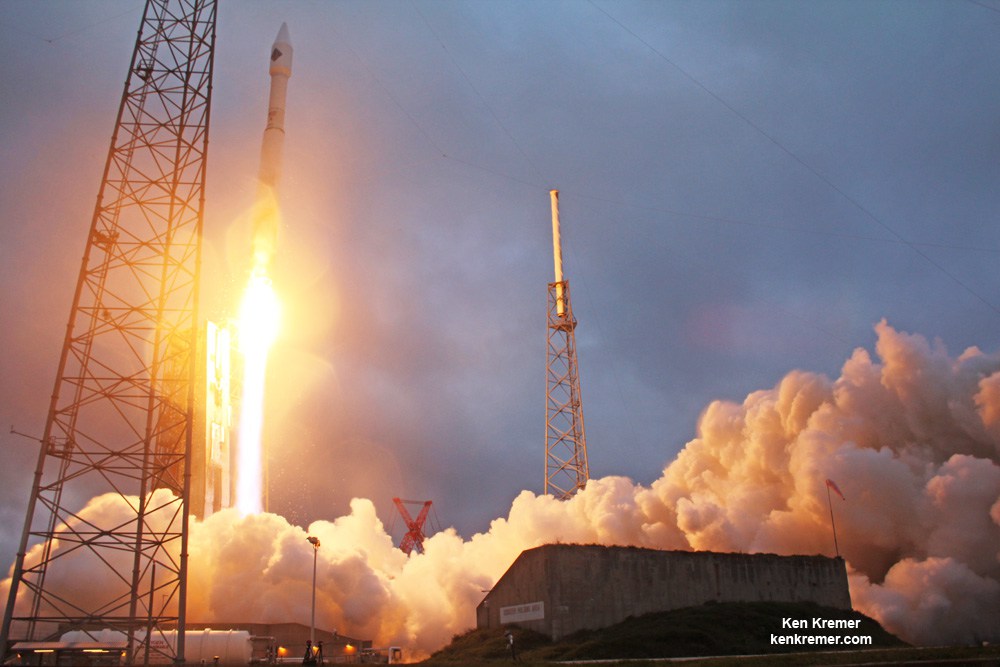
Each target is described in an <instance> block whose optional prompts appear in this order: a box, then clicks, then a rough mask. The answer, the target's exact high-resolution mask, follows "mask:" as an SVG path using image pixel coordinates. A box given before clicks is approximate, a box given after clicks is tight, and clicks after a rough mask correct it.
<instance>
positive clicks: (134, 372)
mask: <svg viewBox="0 0 1000 667" xmlns="http://www.w3.org/2000/svg"><path fill="white" fill-rule="evenodd" d="M215 23H216V0H147V2H146V4H145V9H144V11H143V15H142V20H141V23H140V28H139V34H138V37H137V38H136V43H135V48H134V51H133V54H132V60H131V64H130V66H129V70H128V76H127V77H126V80H125V88H124V91H123V93H122V98H121V104H120V106H119V110H118V116H117V120H116V122H115V128H114V133H113V135H112V138H111V146H110V149H109V151H108V156H107V162H106V164H105V168H104V174H103V178H102V181H101V185H100V188H99V191H98V196H97V204H96V207H95V209H94V214H93V217H92V219H91V224H90V230H89V232H88V235H87V242H86V248H85V250H84V254H83V261H82V266H81V268H80V273H79V277H78V281H77V285H76V291H75V294H74V297H73V303H72V307H71V310H70V314H69V322H68V324H67V327H66V337H65V340H64V343H63V348H62V353H61V355H60V358H59V364H58V370H57V373H56V379H55V387H54V389H53V392H52V398H51V403H50V406H49V411H48V416H47V418H46V422H45V429H44V432H43V436H42V439H41V447H40V448H39V454H38V462H37V466H36V469H35V474H34V480H33V483H32V488H31V496H30V498H29V500H28V507H27V515H26V518H25V523H24V530H23V533H22V536H21V541H20V547H19V549H18V553H17V558H16V560H15V563H14V570H13V576H12V581H11V587H10V593H9V597H8V600H7V604H6V607H5V611H4V617H3V626H2V630H0V647H3V648H6V646H7V641H8V639H14V638H20V639H24V640H27V641H33V640H43V639H49V638H52V637H53V636H55V635H57V634H58V633H59V632H64V631H66V630H70V629H78V630H83V631H85V632H95V631H99V630H101V629H104V628H111V629H115V630H120V631H122V632H125V633H126V635H127V637H128V639H129V641H128V643H127V646H128V647H129V648H128V649H127V654H126V661H127V662H128V663H130V664H131V663H135V662H137V661H143V662H148V661H149V660H150V654H151V652H152V653H153V661H154V662H163V661H164V660H163V659H164V658H166V659H168V660H173V661H176V662H178V663H183V659H184V639H183V638H184V629H185V602H186V594H187V586H186V581H187V539H188V532H187V525H188V514H189V506H188V499H189V492H190V489H189V486H190V458H191V442H192V413H193V403H194V391H195V386H194V382H193V377H194V375H195V359H196V354H195V352H196V347H197V341H198V326H197V324H198V320H197V316H198V281H199V273H200V259H201V230H202V220H203V214H204V200H205V157H206V150H207V147H208V121H209V107H210V102H211V90H212V85H211V84H212V65H213V51H214V44H215ZM97 496H103V498H102V511H101V512H100V514H99V515H98V513H96V512H95V513H93V514H84V513H82V512H81V511H80V509H81V507H82V506H83V505H84V504H85V503H86V501H87V500H88V499H90V498H95V497H97ZM29 550H30V551H29ZM166 625H173V626H174V627H176V628H177V629H178V630H180V632H179V633H178V639H177V645H176V650H175V649H173V648H171V647H170V644H169V643H167V642H166V641H161V640H163V639H164V638H163V636H162V632H161V630H162V628H164V626H166ZM175 653H176V654H175ZM158 654H159V655H158Z"/></svg>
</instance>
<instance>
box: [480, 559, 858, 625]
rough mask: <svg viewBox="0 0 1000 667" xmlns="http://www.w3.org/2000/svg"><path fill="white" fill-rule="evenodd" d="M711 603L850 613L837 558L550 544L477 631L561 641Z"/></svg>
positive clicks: (487, 603)
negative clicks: (520, 632)
mask: <svg viewBox="0 0 1000 667" xmlns="http://www.w3.org/2000/svg"><path fill="white" fill-rule="evenodd" d="M710 600H715V601H720V602H754V601H781V602H801V601H810V602H816V603H817V604H821V605H825V606H829V607H837V608H841V609H850V608H851V598H850V594H849V592H848V589H847V570H846V568H845V566H844V561H843V560H841V559H834V558H826V557H824V556H775V555H773V554H722V553H713V552H688V551H658V550H654V549H639V548H636V547H602V546H596V545H568V544H549V545H545V546H541V547H537V548H535V549H529V550H527V551H524V552H522V553H521V555H520V556H518V558H517V560H515V561H514V564H513V565H511V567H510V569H508V570H507V572H506V573H505V574H504V575H503V577H501V578H500V580H499V581H498V582H497V583H496V585H495V586H494V587H493V589H492V590H491V591H490V593H489V594H488V595H487V596H486V599H484V600H483V602H482V603H480V605H479V607H478V608H477V610H476V625H477V627H480V628H482V627H495V628H498V631H499V628H500V627H501V626H502V625H504V624H514V625H518V626H520V627H525V628H530V629H532V630H536V631H538V632H542V633H544V634H547V635H549V636H550V637H552V638H553V639H559V638H561V637H564V636H566V635H568V634H571V633H573V632H576V631H577V630H582V629H591V630H594V629H597V628H602V627H606V626H609V625H613V624H615V623H618V622H620V621H623V620H625V619H626V618H628V617H629V616H638V615H641V614H646V613H649V612H654V611H667V610H669V609H679V608H682V607H691V606H696V605H700V604H703V603H705V602H708V601H710ZM538 603H541V604H538ZM502 615H503V618H501V616H502Z"/></svg>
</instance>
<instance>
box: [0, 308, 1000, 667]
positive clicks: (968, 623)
mask: <svg viewBox="0 0 1000 667" xmlns="http://www.w3.org/2000/svg"><path fill="white" fill-rule="evenodd" d="M876 332H877V334H878V342H877V346H876V353H877V360H874V359H873V358H872V357H871V355H870V354H869V353H868V352H867V351H865V350H863V349H858V350H856V351H855V352H854V354H853V355H852V356H851V358H850V359H848V361H847V362H846V363H845V364H844V366H843V369H842V371H841V375H840V377H839V378H837V379H836V380H830V379H829V378H826V377H824V376H822V375H818V374H814V373H808V372H803V371H794V372H791V373H789V374H788V375H787V376H786V377H785V378H783V379H782V380H781V381H780V382H779V383H778V385H777V386H775V387H773V388H771V389H766V390H761V391H756V392H754V393H752V394H750V395H749V396H747V397H746V399H745V400H744V401H743V403H742V404H735V403H730V402H722V401H716V402H713V403H712V404H711V405H709V406H708V407H707V408H706V410H705V412H704V414H703V415H702V416H701V419H700V421H699V427H698V435H697V437H696V438H695V439H693V440H691V441H690V442H689V443H687V445H686V446H685V448H684V449H683V451H681V452H680V454H679V455H678V456H677V458H676V459H675V460H674V461H673V462H671V463H670V464H669V465H668V466H667V467H666V469H665V470H664V471H663V475H662V477H660V478H659V479H658V480H656V481H655V482H654V483H653V484H652V485H650V486H649V487H645V486H642V485H638V484H635V483H633V482H632V481H631V480H629V479H626V478H623V477H605V478H603V479H594V480H591V481H590V482H589V484H588V485H587V487H586V489H584V490H583V491H581V492H579V493H578V494H577V495H576V496H575V497H573V498H572V499H570V500H568V501H565V502H560V501H556V500H554V499H552V498H551V497H549V496H537V495H535V494H533V493H531V492H529V491H523V492H522V493H521V494H520V495H519V496H518V497H517V498H516V499H515V500H514V502H513V504H512V506H511V508H510V511H509V513H508V515H507V517H506V518H498V519H496V520H494V521H493V522H492V524H491V525H490V528H489V531H488V532H486V533H481V534H477V535H474V536H473V537H472V538H471V539H468V540H465V539H462V538H461V537H460V536H459V535H457V534H456V533H455V531H454V530H451V529H449V530H446V531H443V532H441V533H438V534H436V535H433V536H432V537H430V538H429V539H428V540H427V541H426V542H425V547H426V552H425V553H424V554H417V553H414V554H412V555H411V556H410V557H407V556H405V555H404V554H403V553H402V552H400V551H399V550H398V549H396V548H395V547H394V546H393V544H392V540H391V538H390V537H389V535H388V534H387V533H386V531H385V529H384V527H383V525H382V523H381V521H380V520H379V519H378V517H377V516H376V515H375V509H374V506H373V504H372V503H371V501H369V500H363V499H356V500H354V501H353V502H352V503H351V512H350V514H348V515H347V516H343V517H340V518H338V519H335V520H334V521H317V522H315V523H313V524H312V525H311V526H308V528H307V529H303V528H301V527H297V526H292V525H290V524H289V523H288V522H287V521H286V520H285V519H283V518H282V517H280V516H276V515H272V514H262V515H257V516H249V517H241V516H240V515H239V514H238V513H237V512H235V511H224V512H221V513H218V514H215V515H213V516H211V517H209V518H208V519H207V520H206V521H205V522H203V523H196V524H194V526H193V528H192V536H191V545H190V546H191V561H190V562H191V565H190V568H191V569H190V579H189V595H190V601H189V611H188V617H189V618H190V619H192V621H196V622H197V621H211V620H220V621H221V620H225V621H230V622H236V621H247V620H253V621H261V622H269V621H288V620H299V621H303V622H304V621H307V620H308V618H309V604H310V591H311V574H312V563H311V560H312V556H313V554H312V549H311V547H310V546H309V545H308V543H307V542H306V541H305V537H306V535H307V534H310V535H315V536H317V537H319V538H320V540H321V542H322V547H321V548H320V550H319V552H318V558H319V566H318V567H319V569H318V581H319V586H318V587H319V593H318V600H317V625H319V626H320V627H324V628H330V629H337V630H339V631H340V632H342V633H344V634H347V635H350V636H356V637H364V638H369V637H370V638H374V640H375V642H376V644H377V645H401V646H404V647H407V648H408V649H409V650H410V652H411V653H410V655H411V656H419V655H423V654H426V653H429V652H431V651H433V650H434V649H437V648H439V647H441V646H442V645H443V644H445V643H446V642H447V641H448V640H449V639H450V638H451V637H452V636H453V635H454V634H456V633H459V632H462V631H464V630H466V629H468V628H470V627H472V626H473V625H474V623H475V606H476V605H477V604H478V603H479V602H480V601H481V599H482V598H483V591H484V590H486V589H489V588H490V587H491V586H492V585H493V583H494V582H495V581H496V580H497V579H498V578H499V577H500V575H502V574H503V572H504V571H505V570H506V568H507V567H508V566H509V565H510V564H511V563H512V562H513V560H514V558H516V556H517V555H518V554H519V553H520V552H521V551H522V550H523V549H527V548H530V547H533V546H537V545H540V544H544V543H549V542H556V541H560V542H564V543H599V544H606V545H636V546H645V547H655V548H664V549H697V550H715V551H742V552H747V553H754V552H771V553H778V554H817V553H821V554H827V555H833V538H832V533H831V529H830V514H829V509H828V504H827V502H828V501H827V487H826V480H827V479H832V480H834V481H835V482H836V484H837V485H838V486H839V488H840V489H841V490H842V491H843V494H844V496H845V498H846V500H841V499H840V498H839V497H838V496H836V495H834V496H833V503H834V511H835V512H836V521H837V529H838V538H839V544H840V550H841V553H842V555H843V557H844V558H845V559H846V561H847V563H848V568H849V571H850V585H851V595H852V599H853V601H854V606H855V608H857V609H859V610H860V611H862V612H865V613H867V614H869V615H871V616H873V617H874V618H876V619H878V620H879V621H881V622H882V624H883V625H884V626H885V627H886V628H887V629H888V630H889V631H890V632H893V633H896V634H898V635H899V636H900V637H902V638H903V639H905V640H907V641H909V642H913V643H917V644H944V643H968V642H978V641H983V640H991V641H998V640H1000V624H998V623H997V620H996V619H998V618H1000V355H998V354H984V353H982V352H980V351H979V350H978V349H975V348H970V349H969V350H966V351H965V352H964V353H962V354H961V355H960V356H958V357H957V358H952V357H951V356H949V354H948V352H947V351H946V350H945V348H944V346H943V345H941V344H940V343H935V344H933V345H932V344H930V343H928V341H927V340H926V339H924V338H923V337H921V336H918V335H910V334H905V333H901V332H898V331H896V330H894V329H893V328H892V327H890V326H889V325H888V324H886V323H885V322H881V323H879V324H878V325H877V326H876ZM107 502H108V501H107V500H106V499H95V500H94V501H93V502H92V504H91V506H89V507H88V508H87V509H86V510H84V512H83V513H82V514H83V515H86V514H87V513H91V512H103V511H108V510H107V508H106V507H105V505H106V504H107ZM7 583H8V582H5V584H4V585H2V586H0V593H3V592H4V589H6V585H7Z"/></svg>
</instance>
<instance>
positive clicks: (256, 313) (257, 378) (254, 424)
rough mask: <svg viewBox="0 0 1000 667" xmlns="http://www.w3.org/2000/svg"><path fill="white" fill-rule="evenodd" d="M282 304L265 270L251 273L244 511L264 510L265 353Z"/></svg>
mask: <svg viewBox="0 0 1000 667" xmlns="http://www.w3.org/2000/svg"><path fill="white" fill-rule="evenodd" d="M280 319H281V304H280V303H279V302H278V296H277V294H275V292H274V288H273V287H272V285H271V279H270V278H268V276H267V272H266V271H265V270H264V269H263V268H261V267H258V268H257V269H255V270H254V272H253V274H252V275H251V276H250V283H249V284H248V285H247V291H246V294H244V296H243V304H242V306H241V308H240V331H239V339H240V350H241V351H242V352H243V397H242V400H241V407H240V439H239V455H238V460H237V479H236V507H237V509H239V510H240V512H242V513H243V514H259V513H260V512H261V511H263V491H264V446H263V441H262V437H261V436H262V431H263V424H264V378H265V376H266V372H267V353H268V350H269V349H270V348H271V345H272V343H274V340H275V339H276V338H277V336H278V329H279V321H280Z"/></svg>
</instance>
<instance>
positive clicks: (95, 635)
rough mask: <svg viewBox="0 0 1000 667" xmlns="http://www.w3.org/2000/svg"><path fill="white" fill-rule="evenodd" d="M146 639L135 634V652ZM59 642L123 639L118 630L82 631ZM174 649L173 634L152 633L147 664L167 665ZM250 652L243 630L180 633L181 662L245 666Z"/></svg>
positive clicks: (139, 649)
mask: <svg viewBox="0 0 1000 667" xmlns="http://www.w3.org/2000/svg"><path fill="white" fill-rule="evenodd" d="M145 638H146V631H145V630H138V631H136V633H135V639H134V644H135V646H136V650H138V651H141V650H142V649H141V648H140V645H141V644H142V642H143V640H144V639H145ZM61 640H62V641H63V642H92V641H99V642H115V641H118V642H122V641H125V640H126V635H125V633H124V632H121V631H119V630H99V631H97V632H92V633H90V634H89V635H88V634H87V633H86V632H83V631H82V630H73V631H72V632H67V633H66V634H64V635H63V636H62V637H61ZM176 646H177V631H176V630H165V631H163V632H154V633H153V638H152V641H151V642H150V653H149V662H150V664H154V665H166V664H171V663H172V661H171V660H170V659H169V658H168V657H167V655H165V653H166V654H170V655H172V654H173V653H174V652H175V650H176ZM252 652H253V644H252V643H251V641H250V633H249V632H247V631H246V630H207V629H206V630H188V631H187V632H185V633H184V662H186V663H188V664H196V665H197V664H206V665H212V664H214V663H215V659H216V658H218V659H219V664H220V665H248V664H250V657H251V655H252ZM144 657H145V656H144V655H137V656H136V658H137V660H136V662H141V661H142V660H143V658H144Z"/></svg>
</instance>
